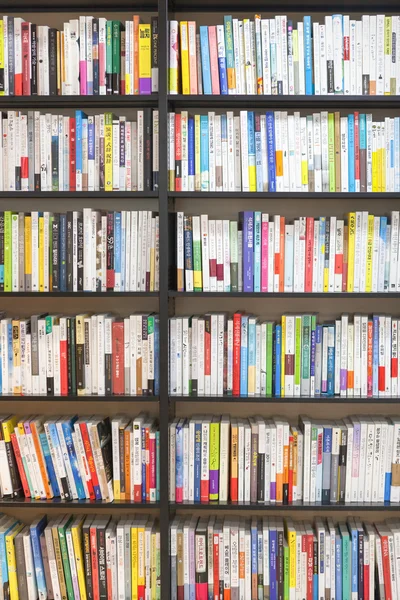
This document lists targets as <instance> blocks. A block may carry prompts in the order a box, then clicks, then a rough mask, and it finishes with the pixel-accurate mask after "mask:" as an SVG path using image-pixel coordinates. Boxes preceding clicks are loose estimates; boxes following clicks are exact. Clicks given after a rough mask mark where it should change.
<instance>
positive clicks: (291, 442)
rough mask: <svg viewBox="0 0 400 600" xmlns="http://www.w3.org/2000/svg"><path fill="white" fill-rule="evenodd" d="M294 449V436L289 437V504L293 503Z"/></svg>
mask: <svg viewBox="0 0 400 600" xmlns="http://www.w3.org/2000/svg"><path fill="white" fill-rule="evenodd" d="M293 447H294V438H293V435H290V436H289V496H288V501H289V504H291V503H292V502H293Z"/></svg>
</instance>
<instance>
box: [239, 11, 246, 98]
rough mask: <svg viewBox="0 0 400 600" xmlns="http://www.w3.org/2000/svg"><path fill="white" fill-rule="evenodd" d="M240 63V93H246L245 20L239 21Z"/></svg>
mask: <svg viewBox="0 0 400 600" xmlns="http://www.w3.org/2000/svg"><path fill="white" fill-rule="evenodd" d="M238 25H239V63H240V78H239V80H240V83H241V88H240V91H239V90H238V91H239V93H240V94H245V93H246V72H245V62H246V61H245V50H244V24H243V21H239V23H238Z"/></svg>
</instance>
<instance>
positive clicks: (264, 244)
mask: <svg viewBox="0 0 400 600" xmlns="http://www.w3.org/2000/svg"><path fill="white" fill-rule="evenodd" d="M261 291H262V292H268V215H267V214H265V213H263V214H262V217H261Z"/></svg>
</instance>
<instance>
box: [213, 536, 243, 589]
mask: <svg viewBox="0 0 400 600" xmlns="http://www.w3.org/2000/svg"><path fill="white" fill-rule="evenodd" d="M240 558H241V556H240V554H239V578H240ZM213 579H214V590H213V593H214V595H213V600H219V534H218V533H214V534H213Z"/></svg>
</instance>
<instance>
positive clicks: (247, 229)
mask: <svg viewBox="0 0 400 600" xmlns="http://www.w3.org/2000/svg"><path fill="white" fill-rule="evenodd" d="M239 227H241V229H242V232H243V252H242V254H243V291H244V292H252V291H253V289H254V288H253V285H254V268H253V261H254V213H253V212H252V211H244V212H241V213H239Z"/></svg>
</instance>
